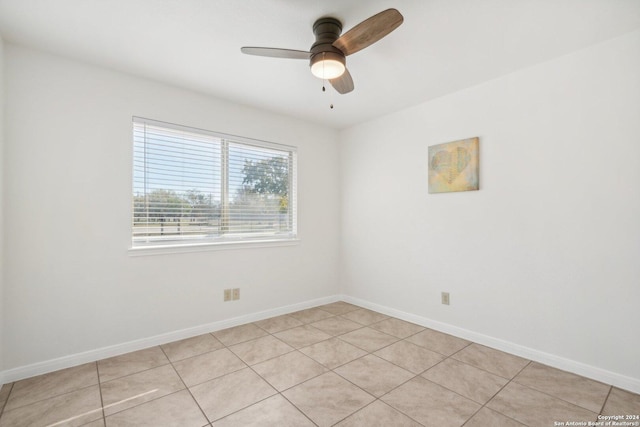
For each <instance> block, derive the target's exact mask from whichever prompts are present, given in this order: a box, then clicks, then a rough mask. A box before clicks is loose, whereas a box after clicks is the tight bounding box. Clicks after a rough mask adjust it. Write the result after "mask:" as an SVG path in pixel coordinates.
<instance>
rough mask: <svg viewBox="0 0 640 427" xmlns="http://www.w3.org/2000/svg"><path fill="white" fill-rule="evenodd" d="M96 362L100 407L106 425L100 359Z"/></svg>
mask: <svg viewBox="0 0 640 427" xmlns="http://www.w3.org/2000/svg"><path fill="white" fill-rule="evenodd" d="M95 364H96V375H97V376H98V391H99V393H100V409H101V410H102V422H103V423H104V424H105V425H106V421H104V417H105V413H104V399H103V397H102V384H101V383H100V372H99V371H98V361H96V362H95Z"/></svg>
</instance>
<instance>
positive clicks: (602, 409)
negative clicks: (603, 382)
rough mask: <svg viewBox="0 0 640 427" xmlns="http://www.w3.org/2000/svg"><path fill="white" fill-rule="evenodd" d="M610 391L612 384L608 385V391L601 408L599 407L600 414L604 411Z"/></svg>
mask: <svg viewBox="0 0 640 427" xmlns="http://www.w3.org/2000/svg"><path fill="white" fill-rule="evenodd" d="M607 385H608V384H607ZM612 391H613V386H612V385H610V386H609V393H607V397H606V398H605V399H604V402H602V408H600V412H598V414H599V415H602V413H603V412H604V407H605V406H607V402H608V401H609V396H611V392H612Z"/></svg>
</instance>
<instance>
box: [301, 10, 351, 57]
mask: <svg viewBox="0 0 640 427" xmlns="http://www.w3.org/2000/svg"><path fill="white" fill-rule="evenodd" d="M313 33H314V34H315V35H316V41H315V42H314V43H313V45H311V49H310V52H311V62H310V64H309V65H310V66H313V64H315V63H316V62H318V61H321V60H335V61H338V62H341V63H342V64H343V65H345V63H346V61H345V55H344V53H343V52H342V51H341V50H340V49H338V48H337V47H335V46H333V42H334V41H336V40H337V39H338V37H340V33H342V23H341V22H340V21H338V20H337V19H335V18H320V19H318V20H317V21H316V22H315V24H313Z"/></svg>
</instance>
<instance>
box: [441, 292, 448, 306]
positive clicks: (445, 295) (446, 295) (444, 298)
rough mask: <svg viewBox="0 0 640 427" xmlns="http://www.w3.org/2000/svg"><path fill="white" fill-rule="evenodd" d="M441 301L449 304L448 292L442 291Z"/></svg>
mask: <svg viewBox="0 0 640 427" xmlns="http://www.w3.org/2000/svg"><path fill="white" fill-rule="evenodd" d="M442 303H443V304H444V305H449V292H443V293H442Z"/></svg>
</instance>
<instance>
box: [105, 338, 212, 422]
mask: <svg viewBox="0 0 640 427" xmlns="http://www.w3.org/2000/svg"><path fill="white" fill-rule="evenodd" d="M158 347H160V350H161V351H162V353H163V354H164V357H166V358H167V360H168V361H169V364H170V365H171V368H172V369H173V372H175V374H176V375H177V376H178V378H180V381H181V382H182V384H183V385H184V389H183V390H187V393H189V396H191V398H192V399H193V401H194V403H195V404H196V406H197V407H198V409H199V410H200V412H201V413H202V416H203V417H204V419H205V420H207V423H208V424H209V425H211V423H212V421H211V420H210V419H209V417H208V416H207V414H206V413H205V412H204V410H203V409H202V407H201V406H200V403H199V402H198V400H197V399H196V397H195V396H194V395H193V393H191V389H190V388H189V387H188V386H187V383H186V382H185V381H184V379H183V378H182V375H180V372H178V370H177V369H176V367H175V366H173V361H172V360H171V359H169V356H167V352H166V351H164V348H162V346H158ZM181 391H182V390H178V391H175V392H174V393H169V394H167V395H166V396H170V395H171V394H175V393H179V392H181ZM161 397H165V396H161ZM161 397H159V398H158V399H160V398H161ZM154 400H155V399H154ZM144 403H147V402H144ZM105 420H106V418H105Z"/></svg>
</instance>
